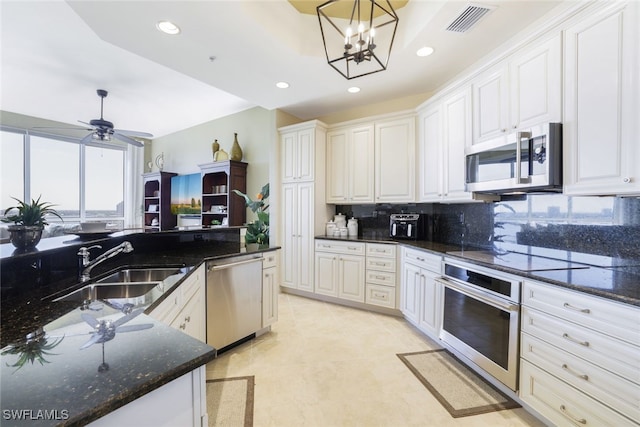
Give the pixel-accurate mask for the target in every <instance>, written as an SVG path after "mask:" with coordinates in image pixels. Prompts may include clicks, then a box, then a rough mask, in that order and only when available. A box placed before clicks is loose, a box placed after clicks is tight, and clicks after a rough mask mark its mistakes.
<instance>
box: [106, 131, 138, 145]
mask: <svg viewBox="0 0 640 427" xmlns="http://www.w3.org/2000/svg"><path fill="white" fill-rule="evenodd" d="M113 137H114V138H116V139H119V140H120V141H124V142H126V143H127V144H131V145H135V146H136V147H144V144H143V143H142V142H140V141H136V140H135V139H133V138H129V137H128V136H126V135H122V134H121V133H118V132H113Z"/></svg>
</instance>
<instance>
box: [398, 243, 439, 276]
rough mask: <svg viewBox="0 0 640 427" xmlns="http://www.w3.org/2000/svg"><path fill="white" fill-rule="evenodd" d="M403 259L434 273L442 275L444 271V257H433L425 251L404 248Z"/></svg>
mask: <svg viewBox="0 0 640 427" xmlns="http://www.w3.org/2000/svg"><path fill="white" fill-rule="evenodd" d="M403 249H404V253H403V257H404V260H405V261H410V262H412V263H413V264H416V265H419V266H420V267H421V268H426V269H427V270H430V271H432V272H434V273H440V272H441V271H442V257H441V256H438V255H433V254H430V253H427V252H425V251H420V250H416V249H409V248H403Z"/></svg>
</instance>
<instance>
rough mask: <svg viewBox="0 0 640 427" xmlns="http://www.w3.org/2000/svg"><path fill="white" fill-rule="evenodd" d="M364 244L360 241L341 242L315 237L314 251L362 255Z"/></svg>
mask: <svg viewBox="0 0 640 427" xmlns="http://www.w3.org/2000/svg"><path fill="white" fill-rule="evenodd" d="M364 248H365V244H364V243H360V242H341V241H339V240H321V239H316V251H318V252H331V253H335V254H349V255H364Z"/></svg>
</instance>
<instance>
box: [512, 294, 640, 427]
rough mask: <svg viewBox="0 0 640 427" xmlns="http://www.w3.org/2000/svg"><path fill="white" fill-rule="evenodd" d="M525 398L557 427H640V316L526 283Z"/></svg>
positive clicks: (636, 311)
mask: <svg viewBox="0 0 640 427" xmlns="http://www.w3.org/2000/svg"><path fill="white" fill-rule="evenodd" d="M522 304H523V307H522V336H521V351H520V357H521V369H520V397H521V398H522V400H523V401H524V402H526V403H527V404H528V405H530V406H531V407H532V408H533V409H535V410H536V411H538V412H539V413H540V414H542V415H543V416H545V417H546V418H548V419H549V420H550V421H552V422H554V423H556V424H558V425H568V424H576V425H598V426H600V425H611V426H627V425H629V426H632V425H638V420H640V404H639V399H640V370H638V366H640V338H639V337H640V309H638V308H637V307H633V306H630V305H626V304H621V303H618V302H615V301H608V300H604V299H602V298H598V297H594V296H591V295H588V294H584V293H580V292H576V291H571V290H568V289H561V288H558V287H555V286H551V285H547V284H543V283H537V282H532V281H525V283H524V289H523V301H522Z"/></svg>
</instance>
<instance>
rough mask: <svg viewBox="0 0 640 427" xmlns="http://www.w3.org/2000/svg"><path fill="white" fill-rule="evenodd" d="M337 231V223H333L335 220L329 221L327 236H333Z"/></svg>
mask: <svg viewBox="0 0 640 427" xmlns="http://www.w3.org/2000/svg"><path fill="white" fill-rule="evenodd" d="M335 230H336V223H335V222H333V220H331V219H330V220H329V221H327V225H326V232H325V234H326V235H327V236H333V233H334V231H335Z"/></svg>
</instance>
